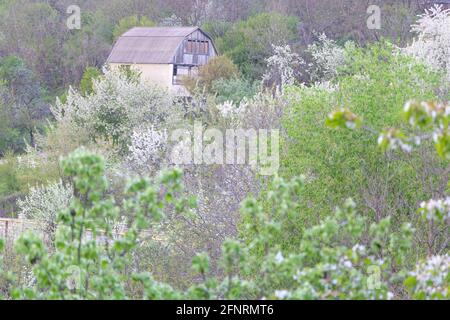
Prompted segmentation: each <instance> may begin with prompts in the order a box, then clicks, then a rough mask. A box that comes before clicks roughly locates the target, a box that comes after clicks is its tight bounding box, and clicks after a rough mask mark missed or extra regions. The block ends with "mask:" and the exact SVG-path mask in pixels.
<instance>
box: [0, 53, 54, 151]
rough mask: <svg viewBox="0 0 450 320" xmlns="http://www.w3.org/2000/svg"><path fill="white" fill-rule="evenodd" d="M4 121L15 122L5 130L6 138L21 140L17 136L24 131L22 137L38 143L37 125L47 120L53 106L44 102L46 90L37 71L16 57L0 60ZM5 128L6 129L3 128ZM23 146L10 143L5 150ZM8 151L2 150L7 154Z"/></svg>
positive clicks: (0, 90)
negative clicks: (36, 139) (35, 72)
mask: <svg viewBox="0 0 450 320" xmlns="http://www.w3.org/2000/svg"><path fill="white" fill-rule="evenodd" d="M0 79H1V82H0V99H1V100H2V103H1V108H2V109H1V110H0V112H1V114H0V116H1V117H2V118H3V119H2V120H0V121H2V122H3V121H5V122H6V121H7V120H9V121H11V122H10V123H9V124H8V125H7V128H8V127H9V128H10V129H6V130H5V131H4V132H5V133H6V134H7V136H6V138H7V139H6V141H8V140H10V141H11V140H12V141H11V142H18V141H17V140H16V139H15V136H16V134H17V133H18V132H20V138H21V140H23V139H26V141H28V142H29V143H30V144H31V145H33V146H34V144H35V134H36V128H37V127H39V126H41V125H42V121H43V119H44V118H45V117H46V116H48V114H49V108H48V105H47V104H46V103H45V102H44V100H43V96H44V91H43V88H42V87H41V85H40V83H39V81H38V80H37V79H36V77H35V75H34V73H33V72H32V71H31V70H30V69H29V68H28V67H27V66H26V64H25V62H24V61H23V60H22V59H20V58H18V57H16V56H7V57H3V58H1V59H0ZM2 131H3V130H2ZM21 148H23V142H22V143H19V146H15V145H10V144H8V143H7V142H6V147H5V149H12V150H20V149H21ZM4 152H5V150H4V149H3V150H0V153H4Z"/></svg>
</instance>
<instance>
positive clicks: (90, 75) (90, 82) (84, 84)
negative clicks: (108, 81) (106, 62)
mask: <svg viewBox="0 0 450 320" xmlns="http://www.w3.org/2000/svg"><path fill="white" fill-rule="evenodd" d="M100 75H101V72H100V70H98V69H97V68H94V67H87V68H86V70H85V71H84V73H83V78H81V81H80V90H81V93H82V94H83V95H85V96H86V95H89V94H91V93H92V92H93V91H94V80H95V79H97V78H98V77H99V76H100Z"/></svg>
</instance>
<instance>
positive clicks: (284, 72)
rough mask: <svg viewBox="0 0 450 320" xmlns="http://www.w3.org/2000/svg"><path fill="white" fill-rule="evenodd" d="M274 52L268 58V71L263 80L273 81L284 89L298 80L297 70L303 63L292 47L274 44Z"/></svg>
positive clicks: (276, 85)
mask: <svg viewBox="0 0 450 320" xmlns="http://www.w3.org/2000/svg"><path fill="white" fill-rule="evenodd" d="M272 48H273V51H274V54H273V55H272V56H271V57H269V58H267V59H266V61H267V71H266V73H265V74H264V76H263V81H265V82H266V83H267V84H269V83H272V84H273V85H274V86H275V87H278V88H279V89H280V90H282V89H283V88H284V87H285V86H288V85H293V84H294V82H295V80H296V75H295V72H296V70H297V69H298V67H299V66H300V65H301V64H303V63H304V62H303V60H302V59H301V58H300V56H299V55H298V54H297V53H295V52H292V50H291V47H290V46H288V45H286V46H276V45H272Z"/></svg>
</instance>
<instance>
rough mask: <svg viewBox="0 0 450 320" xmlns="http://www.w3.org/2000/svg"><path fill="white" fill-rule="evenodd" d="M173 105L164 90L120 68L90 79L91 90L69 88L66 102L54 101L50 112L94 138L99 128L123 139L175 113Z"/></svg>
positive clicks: (111, 135)
mask: <svg viewBox="0 0 450 320" xmlns="http://www.w3.org/2000/svg"><path fill="white" fill-rule="evenodd" d="M177 107H178V106H177V105H176V104H174V98H173V97H172V96H171V95H170V94H169V93H168V92H166V91H165V90H163V89H160V88H159V87H156V86H152V85H150V84H148V83H146V82H144V81H130V79H129V78H127V76H126V75H125V74H124V73H122V72H120V71H117V70H105V75H104V76H102V77H100V78H99V79H97V80H94V93H93V94H91V95H89V96H87V97H84V96H83V95H81V94H80V93H79V92H76V91H74V90H72V89H70V90H69V93H68V95H67V100H66V102H65V103H61V102H59V101H58V102H57V103H56V105H55V106H54V107H53V108H52V113H53V114H54V116H55V118H56V120H57V121H58V122H63V121H71V122H72V123H75V124H76V125H78V126H80V127H83V128H84V129H85V130H86V129H87V130H88V132H89V133H90V134H91V135H93V136H94V137H95V138H99V137H98V135H99V132H101V133H102V134H103V135H106V136H107V138H112V139H114V138H115V139H120V140H121V141H127V140H128V139H129V137H130V136H131V134H132V132H133V130H134V129H135V128H138V127H140V126H142V125H151V124H157V123H161V122H162V121H166V120H168V119H167V117H169V116H170V117H176V116H179V112H175V111H176V110H175V109H174V108H177ZM172 111H173V112H172ZM170 120H171V121H170V123H174V122H176V119H170ZM172 120H173V121H172ZM168 122H169V121H168Z"/></svg>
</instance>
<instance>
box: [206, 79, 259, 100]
mask: <svg viewBox="0 0 450 320" xmlns="http://www.w3.org/2000/svg"><path fill="white" fill-rule="evenodd" d="M258 89H259V85H258V82H256V81H255V82H253V83H252V82H251V81H249V80H246V79H238V78H232V79H219V80H216V81H214V82H213V83H212V92H214V94H215V95H216V102H217V103H224V102H225V101H232V102H234V103H236V104H238V103H240V102H241V101H242V100H243V99H244V98H251V97H253V96H254V95H255V94H256V93H257V92H258Z"/></svg>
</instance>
